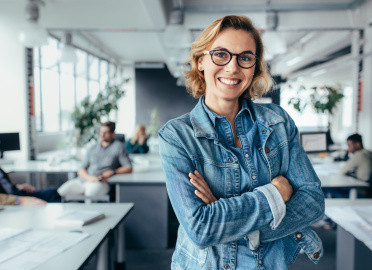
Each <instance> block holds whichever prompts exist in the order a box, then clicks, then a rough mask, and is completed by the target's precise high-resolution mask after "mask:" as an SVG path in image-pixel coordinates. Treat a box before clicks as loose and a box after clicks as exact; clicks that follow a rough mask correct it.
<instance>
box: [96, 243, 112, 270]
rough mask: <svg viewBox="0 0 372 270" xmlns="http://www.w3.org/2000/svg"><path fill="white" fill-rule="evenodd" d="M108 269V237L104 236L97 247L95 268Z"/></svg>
mask: <svg viewBox="0 0 372 270" xmlns="http://www.w3.org/2000/svg"><path fill="white" fill-rule="evenodd" d="M108 269H109V239H108V238H106V239H105V240H104V241H103V243H102V244H101V246H100V247H99V248H98V254H97V270H108Z"/></svg>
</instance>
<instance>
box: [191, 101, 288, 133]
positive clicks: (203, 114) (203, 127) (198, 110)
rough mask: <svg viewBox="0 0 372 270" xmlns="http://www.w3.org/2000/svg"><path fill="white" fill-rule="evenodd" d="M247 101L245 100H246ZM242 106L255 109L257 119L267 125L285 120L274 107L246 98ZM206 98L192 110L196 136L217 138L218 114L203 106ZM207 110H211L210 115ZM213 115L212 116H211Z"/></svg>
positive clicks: (267, 126)
mask: <svg viewBox="0 0 372 270" xmlns="http://www.w3.org/2000/svg"><path fill="white" fill-rule="evenodd" d="M244 101H245V102H244ZM244 101H243V104H242V107H243V106H244V105H245V108H244V109H247V110H248V111H249V108H251V110H252V111H253V115H254V116H255V118H256V119H255V121H256V122H257V123H258V124H260V125H262V126H264V127H266V128H269V126H272V125H275V124H278V123H280V122H284V119H283V117H281V116H280V115H279V114H277V113H276V112H275V111H273V110H272V109H270V108H268V107H266V106H263V105H261V104H257V103H254V102H252V101H251V100H244ZM203 103H204V98H203V97H202V98H200V99H199V102H198V103H197V104H196V106H195V107H194V109H193V110H192V111H191V112H190V120H191V124H192V126H193V129H194V136H195V137H205V138H207V139H216V140H217V133H216V131H215V129H214V121H215V119H216V118H217V117H220V116H218V115H217V114H215V113H213V112H211V111H210V110H208V109H207V110H205V109H204V108H203ZM242 109H243V108H242ZM207 111H209V112H210V114H209V115H208V113H207ZM211 117H212V118H211Z"/></svg>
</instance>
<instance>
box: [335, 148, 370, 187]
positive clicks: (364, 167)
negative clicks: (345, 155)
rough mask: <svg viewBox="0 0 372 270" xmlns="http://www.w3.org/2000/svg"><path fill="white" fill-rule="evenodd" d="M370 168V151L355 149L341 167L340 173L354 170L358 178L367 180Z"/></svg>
mask: <svg viewBox="0 0 372 270" xmlns="http://www.w3.org/2000/svg"><path fill="white" fill-rule="evenodd" d="M371 169H372V152H370V151H368V150H366V149H362V150H359V151H356V152H355V153H354V154H353V155H352V156H351V158H350V159H349V160H348V161H347V162H346V164H345V166H344V167H343V168H342V169H341V173H343V174H346V173H347V172H349V171H351V170H355V173H356V177H357V178H358V179H360V180H364V181H368V179H369V175H370V173H371Z"/></svg>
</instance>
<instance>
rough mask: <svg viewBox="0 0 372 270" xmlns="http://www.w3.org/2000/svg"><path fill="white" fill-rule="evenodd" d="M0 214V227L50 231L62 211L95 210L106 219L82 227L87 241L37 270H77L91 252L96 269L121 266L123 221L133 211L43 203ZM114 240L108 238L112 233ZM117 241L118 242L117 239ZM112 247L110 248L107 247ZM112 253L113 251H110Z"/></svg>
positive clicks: (114, 206)
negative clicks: (115, 249) (94, 257)
mask: <svg viewBox="0 0 372 270" xmlns="http://www.w3.org/2000/svg"><path fill="white" fill-rule="evenodd" d="M4 208H5V209H4V210H3V211H1V212H0V226H1V227H12V228H20V229H25V228H33V229H47V230H54V229H55V228H54V219H55V218H56V217H58V216H59V215H61V213H62V211H64V210H75V209H77V210H98V211H102V212H104V213H105V214H106V217H105V218H104V219H102V220H99V221H97V222H95V223H92V224H89V225H86V226H84V227H83V228H82V231H83V232H86V233H89V234H91V235H90V236H89V237H88V238H87V239H85V240H83V241H82V242H80V243H78V244H76V245H75V246H73V247H72V248H70V249H68V250H67V251H64V252H63V253H61V254H58V255H57V256H54V257H53V258H51V259H50V260H48V261H46V262H45V263H44V264H42V265H40V266H39V267H37V268H36V269H37V270H50V269H61V270H62V269H63V270H64V269H71V270H73V269H79V268H80V267H82V266H83V265H84V264H85V263H86V262H87V261H88V259H89V258H90V256H91V255H92V254H93V253H94V252H98V263H97V264H98V265H97V269H113V266H114V265H113V263H114V260H110V261H109V258H111V259H115V258H116V259H117V261H118V262H119V263H124V257H123V256H124V245H123V244H124V239H123V237H124V233H123V232H124V222H123V221H124V219H125V218H126V216H127V215H128V213H129V212H130V211H131V210H132V208H133V203H123V204H102V203H100V204H72V203H71V204H70V203H69V204H47V205H46V206H39V207H35V206H5V207H4ZM114 233H116V234H118V237H115V238H114V237H112V234H114ZM109 237H111V238H114V239H112V240H115V239H116V241H117V242H116V243H115V246H116V247H117V255H116V252H115V253H113V252H112V253H113V256H110V254H109V252H110V249H109ZM118 238H119V239H120V240H118ZM111 248H113V247H111ZM111 251H113V250H111Z"/></svg>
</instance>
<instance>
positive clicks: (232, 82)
mask: <svg viewBox="0 0 372 270" xmlns="http://www.w3.org/2000/svg"><path fill="white" fill-rule="evenodd" d="M218 80H219V81H220V82H222V83H223V84H226V85H237V84H239V83H240V82H241V80H239V79H227V78H218Z"/></svg>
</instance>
